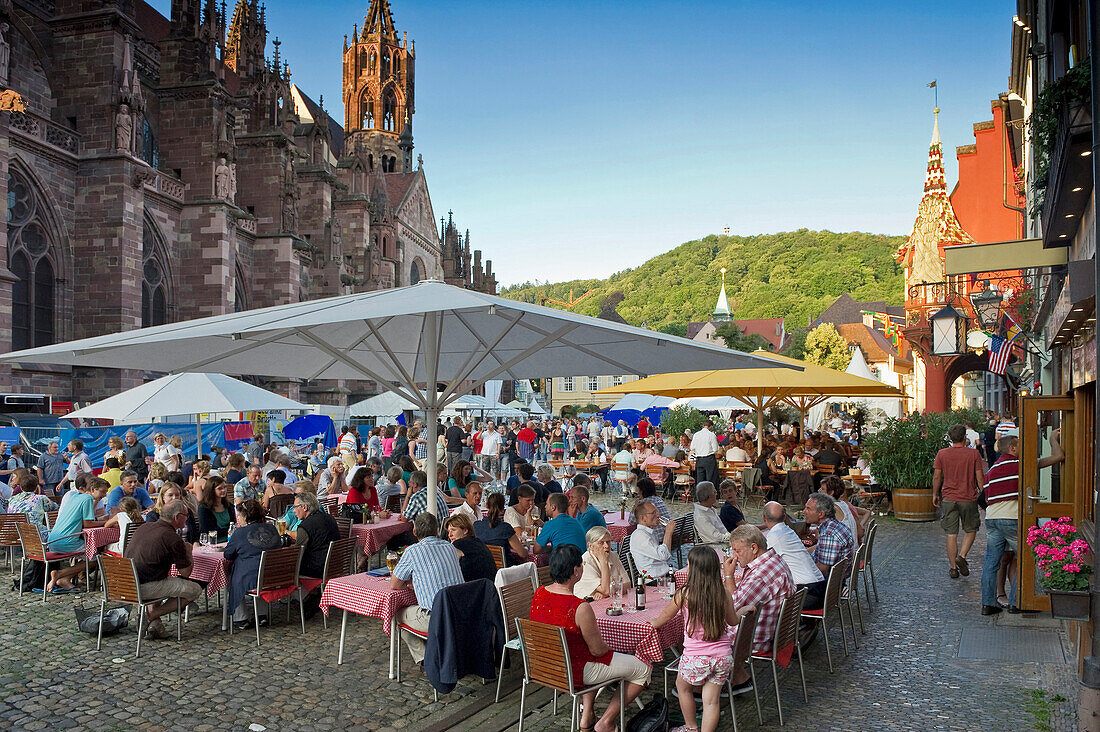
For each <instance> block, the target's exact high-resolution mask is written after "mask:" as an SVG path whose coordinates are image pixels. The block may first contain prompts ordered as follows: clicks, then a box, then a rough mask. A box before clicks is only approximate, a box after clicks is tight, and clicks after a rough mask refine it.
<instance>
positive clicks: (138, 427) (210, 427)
mask: <svg viewBox="0 0 1100 732" xmlns="http://www.w3.org/2000/svg"><path fill="white" fill-rule="evenodd" d="M130 430H133V431H134V432H136V433H137V437H138V442H141V443H142V444H144V445H145V448H146V449H147V450H148V451H149V455H150V457H151V456H152V455H153V435H155V434H157V433H158V432H163V433H164V434H166V435H167V436H168V437H172V436H174V435H179V436H180V437H182V438H183V454H184V455H194V454H195V438H196V436H197V434H196V433H197V427H196V425H195V424H194V423H192V424H187V423H182V424H181V423H172V424H163V423H157V424H120V425H114V426H111V427H77V428H73V429H64V430H61V444H62V445H63V446H64V445H67V444H68V443H69V440H73V439H79V440H80V441H81V442H83V443H84V452H86V453H88V459H89V460H91V463H92V465H94V466H97V467H98V466H101V465H103V456H104V455H106V454H107V440H108V439H109V438H111V437H124V436H125V435H126V433H127V432H129V431H130ZM214 446H218V447H225V428H224V427H223V425H222V423H220V422H212V423H209V424H206V423H204V424H203V426H202V447H203V450H202V451H203V453H205V454H207V455H209V454H210V451H211V448H213V447H214Z"/></svg>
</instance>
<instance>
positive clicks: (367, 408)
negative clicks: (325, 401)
mask: <svg viewBox="0 0 1100 732" xmlns="http://www.w3.org/2000/svg"><path fill="white" fill-rule="evenodd" d="M416 408H417V405H416V404H413V403H412V402H410V401H409V400H408V399H406V398H405V397H403V396H401V395H399V394H394V393H393V392H392V391H387V392H383V393H381V394H376V395H375V396H372V397H369V398H367V399H364V400H363V401H361V402H356V403H355V404H352V405H351V406H350V407H348V414H350V415H351V416H352V417H391V418H392V417H396V416H397V415H399V414H401V413H402V412H404V411H405V410H407V409H416Z"/></svg>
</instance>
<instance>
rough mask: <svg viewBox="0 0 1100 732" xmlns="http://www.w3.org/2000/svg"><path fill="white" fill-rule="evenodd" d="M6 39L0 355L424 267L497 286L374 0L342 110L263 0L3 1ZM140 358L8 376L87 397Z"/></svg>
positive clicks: (129, 375) (387, 279) (316, 387)
mask: <svg viewBox="0 0 1100 732" xmlns="http://www.w3.org/2000/svg"><path fill="white" fill-rule="evenodd" d="M0 35H2V39H0V110H3V111H0V168H2V169H0V185H3V186H5V188H6V193H7V196H6V200H7V215H6V217H4V219H3V220H0V226H3V227H4V232H0V233H6V236H2V235H0V245H3V246H6V252H4V253H3V256H0V265H2V264H6V265H7V266H6V267H2V266H0V351H8V350H17V349H22V348H29V347H33V346H40V345H46V344H49V343H52V342H56V341H63V340H69V339H74V338H85V337H90V336H95V335H100V334H103V333H110V332H115V331H120V330H128V329H132V328H139V327H143V326H150V325H159V324H163V323H168V322H172V321H177V320H186V319H190V318H196V317H202V316H208V315H220V314H224V313H232V312H235V311H241V310H246V309H250V308H260V307H266V306H271V305H279V304H284V303H290V302H297V301H300V300H305V299H311V298H319V297H327V296H332V295H340V294H346V293H349V292H358V291H366V290H375V289H380V288H387V287H399V286H403V285H409V284H413V283H416V282H417V281H419V280H421V279H426V278H429V277H434V278H438V279H443V280H445V281H446V282H448V283H450V284H454V285H458V286H462V287H468V288H474V289H477V290H480V291H485V292H490V293H493V292H495V290H496V280H495V277H494V275H493V272H492V263H491V262H490V261H485V262H484V264H483V263H482V259H481V252H479V251H475V252H473V253H472V256H471V251H470V245H469V232H466V233H464V234H463V233H460V231H459V229H458V227H457V226H456V224H455V222H454V220H453V217H452V216H451V215H450V214H448V216H447V217H446V218H442V219H439V220H437V218H436V214H435V211H434V209H433V207H432V201H431V197H430V196H429V193H428V185H427V179H426V177H425V170H424V166H423V162H422V159H421V158H420V157H419V156H417V157H416V159H414V157H413V136H412V119H413V112H414V104H413V99H414V72H415V46H414V44H412V43H410V42H409V41H408V39H407V36H406V35H404V34H402V35H399V34H398V31H397V29H396V27H395V26H394V22H393V17H392V15H391V11H390V7H389V3H388V2H387V0H372V2H371V5H370V9H369V11H368V14H367V16H366V18H365V19H364V23H363V27H362V28H361V29H360V28H359V27H358V25H356V26H355V29H354V33H353V34H352V36H351V37H350V38H347V39H345V42H344V46H345V50H344V62H343V67H344V68H343V89H344V94H343V97H344V98H343V102H344V107H345V117H344V125H343V126H341V125H340V124H339V123H338V122H337V121H336V120H334V119H333V118H331V117H330V116H329V114H328V112H327V111H326V110H325V107H324V103H323V99H321V98H318V99H317V100H316V101H314V100H313V99H312V98H311V97H310V96H309V95H308V94H307V93H306V92H305V91H304V90H303V89H301V88H300V87H299V86H297V85H296V84H295V83H293V82H292V81H291V70H290V69H289V67H288V65H287V63H286V62H285V61H284V60H283V58H282V54H281V50H280V43H279V40H278V39H274V40H273V41H271V42H269V41H268V33H267V27H266V11H265V9H264V7H263V6H261V5H260V4H259V2H258V0H239V2H238V3H237V5H236V7H234V8H233V9H232V11H231V12H230V11H229V10H227V8H226V6H225V3H224V2H223V3H221V4H220V5H219V4H217V3H215V2H213V0H206V1H205V2H203V1H202V0H172V5H171V17H170V18H165V17H163V16H162V15H160V13H158V12H157V11H156V10H154V9H153V8H152V7H150V6H149V5H148V4H146V3H145V2H142V0H14V1H13V0H0ZM333 71H334V73H335V69H334V70H333ZM149 376H151V375H150V374H145V373H142V372H139V371H132V370H105V369H85V368H80V367H76V368H72V369H69V368H60V367H53V366H47V365H40V364H19V365H17V366H15V367H3V369H2V370H0V391H15V392H45V393H49V394H51V395H52V396H53V397H54V398H55V399H58V400H63V401H69V400H77V401H81V402H87V401H90V400H94V399H97V398H100V397H102V396H105V395H107V394H110V393H113V392H115V391H118V390H119V389H124V388H129V387H132V386H136V385H137V384H139V383H141V381H142V380H143V379H146V378H148V377H149ZM266 385H267V386H269V387H272V388H277V389H278V390H280V391H282V392H284V393H289V394H290V395H291V396H295V397H298V398H301V399H302V400H304V401H314V402H327V403H337V404H339V403H343V402H345V401H346V400H347V399H351V398H358V397H359V396H362V395H364V394H369V393H371V392H373V391H376V387H375V386H374V385H373V384H371V383H369V382H352V383H339V384H337V383H332V382H326V383H306V384H297V383H284V384H275V383H271V382H268V383H267V384H266Z"/></svg>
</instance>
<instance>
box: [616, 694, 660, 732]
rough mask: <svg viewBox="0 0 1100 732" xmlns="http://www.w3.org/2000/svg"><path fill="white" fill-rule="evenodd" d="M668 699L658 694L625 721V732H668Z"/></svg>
mask: <svg viewBox="0 0 1100 732" xmlns="http://www.w3.org/2000/svg"><path fill="white" fill-rule="evenodd" d="M668 729H669V725H668V700H667V699H665V698H664V697H663V696H661V695H660V694H654V695H653V699H652V700H651V701H650V702H649V704H646V705H645V706H644V707H642V711H640V712H638V713H637V714H635V715H634V716H633V717H631V718H630V721H629V722H627V723H626V732H668Z"/></svg>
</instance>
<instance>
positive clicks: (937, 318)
mask: <svg viewBox="0 0 1100 732" xmlns="http://www.w3.org/2000/svg"><path fill="white" fill-rule="evenodd" d="M928 322H929V323H930V324H931V326H932V355H933V356H957V355H959V354H961V353H962V352H963V349H964V348H965V343H964V341H963V338H964V335H965V333H966V316H965V315H963V314H962V313H960V312H959V311H958V310H956V309H955V308H953V307H951V306H950V305H947V306H945V307H944V308H943V309H942V310H940V311H939V312H937V313H936V314H935V315H933V316H931V317H930V318H929V319H928Z"/></svg>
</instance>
